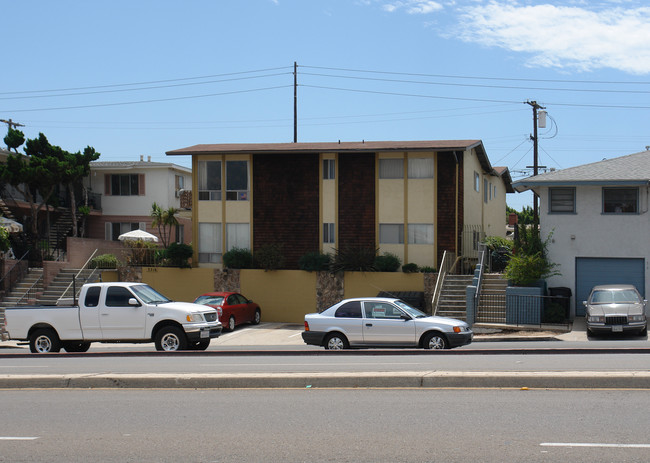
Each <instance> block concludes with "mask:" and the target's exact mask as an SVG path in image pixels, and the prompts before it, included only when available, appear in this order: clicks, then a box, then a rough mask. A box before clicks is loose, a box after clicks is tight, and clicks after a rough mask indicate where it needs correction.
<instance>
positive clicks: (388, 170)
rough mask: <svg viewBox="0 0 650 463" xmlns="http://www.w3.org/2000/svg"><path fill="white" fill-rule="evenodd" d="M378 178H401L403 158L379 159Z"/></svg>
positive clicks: (402, 175)
mask: <svg viewBox="0 0 650 463" xmlns="http://www.w3.org/2000/svg"><path fill="white" fill-rule="evenodd" d="M379 178H381V179H401V178H404V159H403V158H382V159H380V160H379Z"/></svg>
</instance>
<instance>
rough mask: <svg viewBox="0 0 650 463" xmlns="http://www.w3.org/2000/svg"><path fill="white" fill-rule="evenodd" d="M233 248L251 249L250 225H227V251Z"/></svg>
mask: <svg viewBox="0 0 650 463" xmlns="http://www.w3.org/2000/svg"><path fill="white" fill-rule="evenodd" d="M233 248H240V249H250V248H251V235H250V224H249V223H227V224H226V251H230V250H231V249H233Z"/></svg>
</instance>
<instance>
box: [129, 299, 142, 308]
mask: <svg viewBox="0 0 650 463" xmlns="http://www.w3.org/2000/svg"><path fill="white" fill-rule="evenodd" d="M129 305H130V306H133V307H140V303H139V302H138V300H137V299H136V298H135V297H131V298H129Z"/></svg>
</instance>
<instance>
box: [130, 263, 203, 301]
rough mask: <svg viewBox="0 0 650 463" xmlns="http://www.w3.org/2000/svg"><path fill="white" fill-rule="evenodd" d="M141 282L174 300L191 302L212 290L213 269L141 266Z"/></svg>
mask: <svg viewBox="0 0 650 463" xmlns="http://www.w3.org/2000/svg"><path fill="white" fill-rule="evenodd" d="M142 282H143V283H147V284H148V285H150V286H151V287H153V288H155V289H156V290H158V291H159V292H161V293H162V294H164V295H165V296H167V297H168V298H170V299H172V300H174V301H183V302H192V301H194V299H196V297H197V296H199V295H201V294H203V293H206V292H209V291H214V270H213V269H210V268H191V269H190V268H166V267H143V268H142Z"/></svg>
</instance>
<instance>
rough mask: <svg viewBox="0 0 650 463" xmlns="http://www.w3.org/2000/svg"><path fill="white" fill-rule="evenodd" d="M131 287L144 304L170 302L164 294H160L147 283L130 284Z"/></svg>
mask: <svg viewBox="0 0 650 463" xmlns="http://www.w3.org/2000/svg"><path fill="white" fill-rule="evenodd" d="M131 289H132V290H133V292H134V293H135V294H136V296H138V297H139V298H140V299H142V302H144V303H146V304H161V303H163V302H171V300H170V299H167V298H166V297H165V296H163V295H162V294H160V293H159V292H158V291H156V290H155V289H153V288H152V287H151V286H149V285H135V286H132V287H131Z"/></svg>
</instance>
